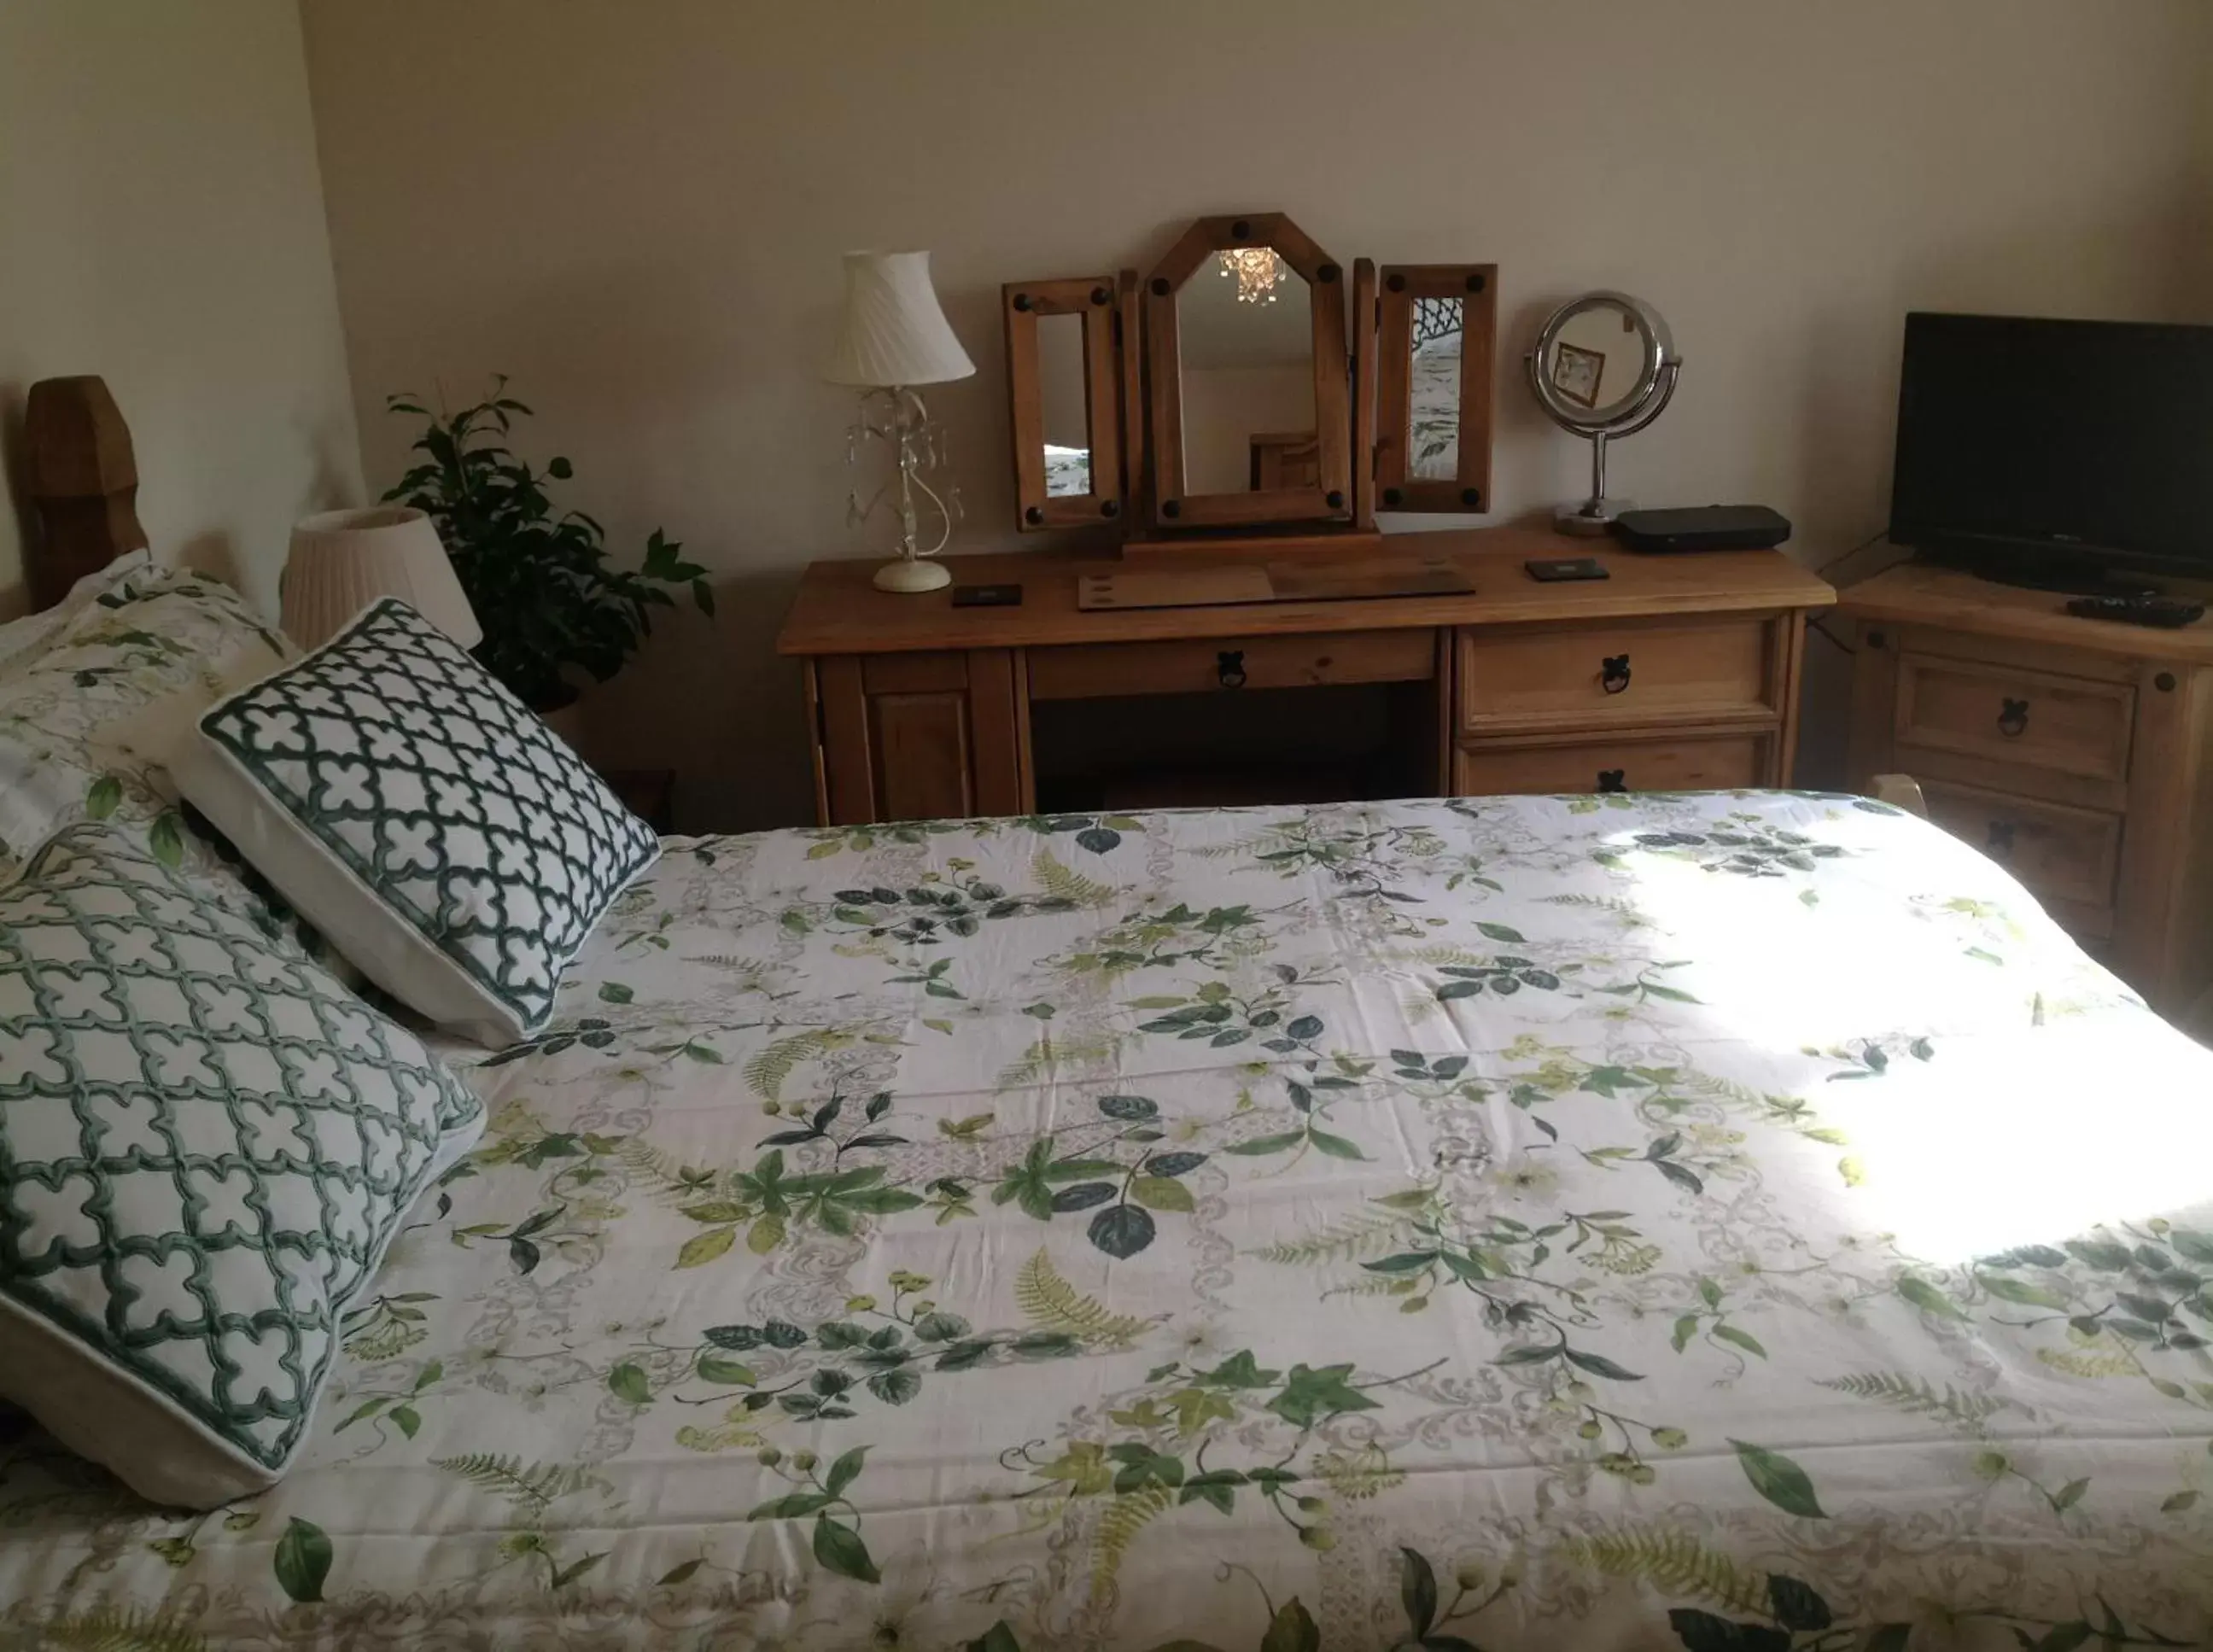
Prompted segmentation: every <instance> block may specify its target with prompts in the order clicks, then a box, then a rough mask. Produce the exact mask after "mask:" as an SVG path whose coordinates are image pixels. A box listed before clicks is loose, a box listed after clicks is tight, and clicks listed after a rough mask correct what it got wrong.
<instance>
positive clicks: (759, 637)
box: [582, 570, 814, 832]
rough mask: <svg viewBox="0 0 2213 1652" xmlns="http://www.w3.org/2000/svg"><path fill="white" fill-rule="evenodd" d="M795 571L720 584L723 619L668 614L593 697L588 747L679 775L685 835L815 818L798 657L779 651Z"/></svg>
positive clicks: (595, 754) (607, 760)
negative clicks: (778, 640) (778, 638)
mask: <svg viewBox="0 0 2213 1652" xmlns="http://www.w3.org/2000/svg"><path fill="white" fill-rule="evenodd" d="M798 585H799V578H798V574H797V572H796V570H779V571H778V572H777V573H774V574H760V575H749V576H736V577H728V578H722V579H717V580H716V581H715V617H714V618H713V619H708V618H707V617H706V616H704V615H703V614H700V613H697V612H695V611H693V610H691V609H681V608H680V609H675V610H664V611H660V612H657V613H655V618H654V625H653V635H652V637H650V638H649V639H648V641H647V643H646V645H645V649H644V650H643V652H642V653H641V654H640V655H638V657H637V659H635V660H633V661H631V663H630V664H629V665H628V666H626V667H625V668H624V669H623V670H622V672H621V673H620V674H619V675H618V676H617V677H616V678H615V679H614V680H613V681H612V682H609V683H603V684H600V685H599V686H597V687H595V688H594V689H592V690H591V691H590V692H588V694H586V696H585V697H584V698H583V700H582V711H583V718H582V720H583V725H584V728H583V738H582V746H583V749H584V753H585V755H586V756H587V757H588V759H591V760H592V761H594V762H595V763H597V764H600V765H602V766H605V767H607V768H622V769H674V770H676V771H677V784H676V799H675V808H676V825H677V827H678V829H679V830H680V831H684V832H703V831H714V832H757V831H762V830H765V829H766V828H768V827H771V826H806V825H811V824H813V822H814V759H813V757H812V755H811V753H810V752H809V750H808V741H807V738H806V730H805V728H804V726H803V715H804V708H803V706H802V698H801V694H800V686H799V680H800V672H799V662H798V661H796V660H787V659H785V658H784V657H783V655H779V654H777V652H776V633H777V629H778V628H779V627H781V626H782V625H783V616H784V613H785V611H786V610H787V609H788V608H789V607H790V606H791V600H792V597H793V595H794V594H796V591H797V589H798Z"/></svg>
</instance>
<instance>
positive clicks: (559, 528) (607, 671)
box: [384, 376, 715, 716]
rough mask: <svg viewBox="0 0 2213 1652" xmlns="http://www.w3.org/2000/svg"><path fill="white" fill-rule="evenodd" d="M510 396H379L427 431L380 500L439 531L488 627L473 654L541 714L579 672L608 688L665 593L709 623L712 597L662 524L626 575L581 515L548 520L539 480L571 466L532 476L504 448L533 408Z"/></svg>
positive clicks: (560, 703) (557, 702)
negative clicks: (439, 408)
mask: <svg viewBox="0 0 2213 1652" xmlns="http://www.w3.org/2000/svg"><path fill="white" fill-rule="evenodd" d="M506 389H507V380H506V378H505V377H504V376H502V377H500V378H498V379H497V380H495V381H494V382H493V386H492V393H491V395H490V396H488V397H487V398H485V399H484V400H482V401H480V402H478V403H477V404H476V405H474V406H471V407H464V408H462V409H461V410H460V411H458V412H454V413H447V414H438V413H434V412H432V411H430V409H429V408H428V407H426V406H425V405H423V402H422V400H421V399H420V398H419V397H417V396H414V395H412V394H410V395H398V396H387V398H386V399H385V405H386V406H387V409H388V410H389V411H392V412H394V413H407V414H412V415H413V416H415V417H416V418H424V419H428V420H429V421H430V423H429V424H428V425H427V426H426V427H425V428H424V431H423V433H422V435H420V436H418V437H417V438H416V439H415V444H414V447H413V448H412V451H414V452H416V453H419V454H423V455H424V458H423V460H422V461H421V462H420V463H418V464H417V465H416V466H414V467H413V468H412V469H411V470H410V471H408V472H407V473H406V474H405V476H403V477H401V478H400V479H399V482H398V483H397V484H396V485H394V486H393V488H392V490H391V491H389V492H387V494H386V495H385V496H384V497H386V498H387V499H393V500H398V501H399V502H400V503H405V504H410V505H413V506H415V507H416V508H417V509H421V510H424V511H426V512H428V513H429V515H430V520H431V521H434V522H435V523H436V524H437V528H438V536H439V538H440V539H442V540H444V541H445V546H446V554H447V555H448V556H449V557H451V558H453V562H454V573H455V574H456V575H457V576H459V577H460V582H461V588H462V590H464V591H466V593H467V594H468V599H469V606H470V607H472V608H473V609H475V610H476V616H477V623H478V624H479V625H481V626H482V627H483V628H484V641H482V642H481V643H478V644H477V646H476V649H475V650H474V652H475V654H476V657H477V658H478V660H479V661H481V662H482V663H483V665H484V668H485V670H487V671H489V672H491V674H492V675H493V676H495V677H497V678H498V679H499V680H500V681H501V682H503V683H504V684H506V685H507V686H508V687H509V688H510V689H512V690H513V691H514V692H515V696H516V698H519V699H521V702H522V703H523V704H525V705H527V706H528V707H529V708H530V709H531V710H533V711H535V712H537V713H539V714H540V716H545V715H546V714H548V713H551V712H557V711H559V710H562V709H563V708H564V707H565V706H568V705H569V704H572V703H573V702H574V701H575V700H576V697H577V695H578V693H579V692H581V687H580V681H579V679H580V676H581V675H582V674H589V675H590V676H591V677H592V678H593V679H594V680H596V681H599V682H605V681H607V679H608V678H610V677H612V676H613V675H614V674H615V673H616V672H618V671H619V670H621V669H622V668H623V666H624V665H625V663H627V662H628V661H629V660H630V659H631V656H632V655H635V654H636V653H637V650H638V649H639V647H640V646H641V645H642V644H643V642H644V640H645V638H646V637H647V636H648V635H649V633H650V632H651V631H652V630H653V621H652V613H653V610H654V609H655V608H656V607H662V608H665V607H672V606H674V602H675V598H674V596H672V595H671V594H670V591H671V590H672V589H673V588H682V587H684V586H686V585H688V586H690V587H691V592H692V601H693V603H695V604H696V605H697V606H698V609H699V612H700V613H706V614H711V613H714V612H715V594H714V591H713V589H712V588H710V586H709V585H708V583H707V577H706V576H707V570H705V569H704V568H703V567H701V566H700V565H699V564H697V563H693V562H686V561H685V560H683V558H681V557H680V555H679V554H678V553H679V552H681V551H682V549H683V546H680V545H679V544H678V543H677V542H676V541H675V540H674V539H668V538H667V537H665V536H664V535H663V534H662V533H661V530H660V529H659V528H657V527H656V528H655V529H654V530H653V534H652V537H651V538H650V539H647V541H646V544H645V561H644V563H643V565H641V566H640V567H638V568H637V569H636V570H631V569H625V568H620V567H617V566H614V565H613V564H610V563H609V562H608V560H607V533H606V531H605V530H604V529H603V528H601V527H600V524H599V523H598V522H596V521H594V520H593V519H592V518H591V517H589V516H588V515H585V514H584V513H583V512H582V511H581V510H562V511H558V512H557V511H556V509H555V508H554V505H553V502H552V500H551V499H549V498H548V497H546V486H545V485H546V483H547V482H549V481H554V482H565V481H567V480H568V479H570V477H571V476H573V475H574V474H575V473H576V472H575V469H574V467H573V466H570V463H569V461H568V460H565V459H558V458H557V459H553V460H549V461H548V462H547V464H546V468H545V469H544V470H542V471H533V469H532V468H531V467H530V466H529V465H528V464H527V462H526V461H524V460H521V459H518V458H516V457H515V454H514V453H513V452H512V451H510V450H509V448H508V446H507V441H508V438H509V436H510V435H511V434H512V430H513V421H514V419H515V416H516V415H518V414H520V415H524V416H527V415H528V414H529V412H530V409H529V408H528V407H527V406H525V405H523V404H522V403H521V402H519V401H517V400H515V399H514V398H513V397H512V396H509V395H508V394H507V393H506Z"/></svg>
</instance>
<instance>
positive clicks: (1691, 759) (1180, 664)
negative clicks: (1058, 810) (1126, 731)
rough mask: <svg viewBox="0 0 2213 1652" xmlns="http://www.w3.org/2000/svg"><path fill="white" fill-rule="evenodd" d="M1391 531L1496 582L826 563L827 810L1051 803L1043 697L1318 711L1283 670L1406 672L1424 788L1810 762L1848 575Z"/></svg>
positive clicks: (811, 595) (1732, 780) (819, 713)
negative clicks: (1115, 576) (1086, 597)
mask: <svg viewBox="0 0 2213 1652" xmlns="http://www.w3.org/2000/svg"><path fill="white" fill-rule="evenodd" d="M1386 544H1387V548H1389V549H1391V550H1393V551H1400V550H1403V551H1405V552H1418V554H1420V555H1422V556H1424V557H1436V556H1443V557H1447V558H1451V559H1453V560H1454V561H1456V562H1458V563H1459V564H1460V565H1461V566H1462V568H1463V569H1464V570H1466V572H1467V574H1468V575H1469V576H1470V578H1471V579H1472V582H1473V583H1474V586H1475V588H1474V590H1473V591H1472V593H1469V594H1462V595H1451V596H1420V597H1386V598H1377V599H1363V600H1332V601H1297V602H1270V603H1248V604H1238V605H1227V606H1221V607H1180V608H1144V609H1127V610H1116V611H1102V612H1085V611H1082V610H1081V609H1079V608H1078V607H1077V606H1076V582H1077V579H1078V578H1079V576H1082V575H1085V574H1088V573H1097V572H1100V571H1102V570H1117V569H1121V568H1125V567H1126V566H1128V564H1126V563H1125V562H1122V561H1119V560H1117V559H1114V558H1099V557H1095V556H1094V557H1089V558H1085V557H1080V556H1075V555H1070V554H1069V553H1066V552H1052V551H1046V552H1031V553H1021V552H1016V553H1011V554H1002V555H991V556H974V557H954V558H948V567H950V569H951V570H952V572H953V577H954V582H956V583H957V584H962V585H966V584H991V583H998V582H1018V583H1020V584H1021V587H1022V601H1021V606H1020V607H1011V608H955V607H952V605H951V600H950V595H951V594H950V593H949V592H935V593H931V594H928V595H925V596H911V595H895V594H887V593H884V592H881V591H878V590H876V589H875V588H873V587H872V586H871V585H870V583H869V575H870V571H871V570H870V565H869V564H867V563H863V562H844V561H839V562H818V563H816V564H814V565H813V566H811V567H810V568H808V570H807V573H806V576H805V577H804V579H803V580H802V583H801V586H800V590H799V595H798V599H797V600H796V602H795V603H794V604H793V606H792V609H791V612H790V613H789V616H788V617H787V619H785V622H784V625H783V631H782V633H781V634H780V636H779V637H778V638H777V649H778V651H779V652H781V653H783V654H786V655H794V656H796V657H798V658H799V659H800V660H801V661H802V662H803V667H804V670H805V673H806V693H807V712H808V718H809V721H810V723H811V729H810V737H811V740H812V742H813V746H814V783H815V808H816V812H817V814H818V816H819V818H820V820H821V821H822V823H823V824H825V825H834V826H849V825H861V824H865V823H868V822H871V821H880V820H910V819H932V818H943V817H959V816H970V815H978V814H1028V813H1033V812H1035V811H1036V810H1037V809H1038V808H1039V772H1040V767H1039V759H1040V757H1041V756H1048V757H1049V756H1051V755H1052V753H1050V752H1048V751H1045V750H1043V749H1041V747H1040V745H1039V736H1038V734H1037V728H1038V724H1039V722H1041V721H1042V717H1041V716H1039V715H1037V714H1039V711H1040V708H1048V707H1053V706H1056V705H1058V704H1061V703H1064V702H1074V701H1087V700H1088V701H1099V700H1117V701H1119V700H1125V699H1127V700H1129V701H1130V702H1131V704H1132V706H1133V708H1134V706H1135V705H1136V704H1137V703H1138V702H1139V701H1140V698H1141V697H1155V696H1181V697H1187V698H1186V699H1185V700H1183V701H1177V702H1162V701H1159V700H1145V701H1143V704H1148V705H1150V706H1151V707H1153V708H1154V709H1155V710H1159V709H1161V707H1163V706H1166V707H1167V714H1168V715H1169V716H1174V715H1175V708H1176V707H1177V706H1178V705H1186V706H1191V707H1192V710H1193V711H1195V710H1196V709H1197V708H1196V706H1195V705H1192V702H1193V701H1196V700H1202V699H1214V700H1224V699H1227V698H1229V697H1233V696H1253V695H1255V694H1264V693H1266V694H1271V695H1272V697H1273V698H1274V699H1276V700H1277V701H1280V702H1282V703H1283V714H1284V716H1287V717H1289V718H1290V719H1292V720H1294V721H1295V720H1296V719H1297V717H1298V716H1299V715H1300V713H1299V703H1300V702H1301V701H1302V699H1303V698H1304V696H1303V694H1288V693H1283V694H1277V693H1275V691H1292V690H1296V691H1306V692H1312V691H1316V690H1326V689H1332V688H1343V687H1351V686H1359V685H1369V686H1378V687H1381V688H1386V689H1388V691H1389V692H1391V693H1393V695H1395V696H1396V698H1393V700H1392V701H1391V704H1390V713H1389V715H1390V716H1391V719H1392V723H1393V729H1394V731H1395V732H1397V733H1399V734H1400V735H1405V736H1406V738H1407V741H1408V742H1409V744H1410V747H1411V749H1410V750H1409V751H1408V752H1407V753H1405V756H1406V759H1407V761H1406V763H1405V765H1404V766H1402V767H1400V768H1399V769H1398V770H1397V771H1394V772H1395V773H1396V775H1398V776H1399V777H1401V778H1399V780H1398V781H1397V782H1395V784H1396V787H1397V789H1399V790H1401V791H1402V792H1404V793H1406V794H1409V795H1429V796H1466V795H1476V794H1482V793H1498V792H1555V791H1608V790H1666V789H1687V788H1700V787H1728V786H1777V785H1784V784H1787V783H1789V778H1790V771H1791V763H1792V758H1793V753H1794V747H1795V741H1796V735H1797V702H1798V674H1799V666H1800V661H1801V655H1802V650H1803V646H1804V637H1805V619H1806V614H1807V613H1808V610H1812V609H1818V608H1821V607H1826V606H1828V605H1829V604H1830V603H1832V602H1833V601H1834V600H1836V594H1835V592H1833V591H1832V590H1831V589H1830V588H1829V587H1828V586H1827V585H1826V584H1825V583H1823V582H1821V581H1820V579H1818V578H1816V577H1814V576H1813V575H1812V574H1810V573H1808V572H1807V571H1806V570H1803V569H1801V568H1800V567H1799V566H1798V565H1797V564H1795V563H1794V562H1792V561H1791V560H1790V559H1789V558H1788V557H1786V556H1784V555H1783V554H1782V553H1781V552H1775V551H1747V552H1710V553H1704V554H1699V555H1690V556H1677V557H1646V556H1637V555H1635V554H1633V553H1630V552H1623V551H1619V550H1616V549H1613V548H1610V547H1604V546H1599V547H1594V543H1593V542H1592V541H1591V540H1588V539H1563V538H1560V537H1558V536H1556V535H1554V534H1552V533H1549V532H1546V531H1542V530H1532V529H1526V528H1514V527H1502V528H1487V529H1477V530H1471V531H1467V532H1461V533H1423V534H1418V535H1405V536H1396V537H1394V538H1393V539H1389V540H1387V541H1386ZM1592 555H1594V556H1596V557H1598V558H1600V560H1601V561H1602V562H1604V563H1605V564H1606V566H1607V567H1608V569H1609V570H1611V574H1612V577H1610V578H1608V579H1606V580H1601V581H1590V582H1579V583H1561V584H1540V583H1539V582H1536V581H1534V580H1533V579H1531V578H1530V577H1529V576H1528V575H1527V573H1526V572H1524V571H1523V569H1522V566H1521V564H1522V563H1523V561H1524V560H1525V559H1527V558H1537V557H1554V556H1592ZM1291 779H1292V781H1293V782H1294V783H1295V782H1296V780H1297V779H1298V777H1296V776H1293V777H1291ZM1327 789H1328V787H1327V786H1326V783H1325V784H1323V785H1321V786H1299V785H1296V784H1294V785H1293V787H1292V790H1294V791H1295V792H1298V793H1301V794H1308V795H1300V796H1283V797H1282V798H1279V799H1275V800H1273V801H1285V802H1291V801H1301V802H1302V801H1319V799H1318V798H1317V797H1315V796H1312V795H1311V794H1313V793H1315V792H1318V791H1322V792H1326V790H1327ZM1189 801H1192V802H1206V801H1246V800H1245V799H1244V798H1243V797H1241V796H1235V797H1233V796H1228V795H1227V794H1224V795H1222V796H1218V797H1209V796H1204V794H1198V795H1194V796H1191V797H1190V799H1189Z"/></svg>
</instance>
